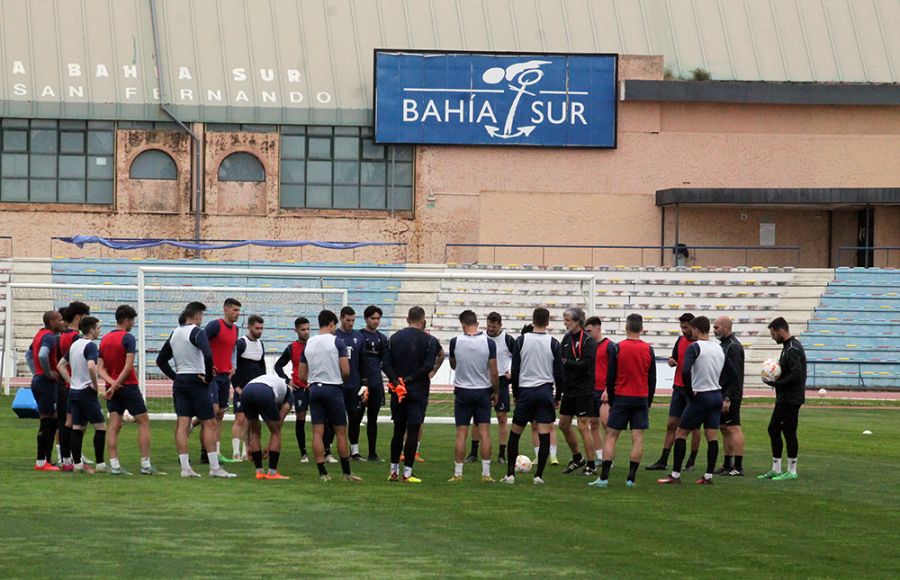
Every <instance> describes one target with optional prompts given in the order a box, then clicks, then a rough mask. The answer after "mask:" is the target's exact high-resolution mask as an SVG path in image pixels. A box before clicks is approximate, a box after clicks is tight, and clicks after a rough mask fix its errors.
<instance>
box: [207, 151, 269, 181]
mask: <svg viewBox="0 0 900 580" xmlns="http://www.w3.org/2000/svg"><path fill="white" fill-rule="evenodd" d="M265 180H266V170H265V169H264V168H263V165H262V163H261V162H260V160H259V159H257V158H256V156H255V155H251V154H250V153H244V152H238V153H232V154H231V155H229V156H228V157H226V158H225V159H223V160H222V164H221V165H219V181H252V182H257V183H259V182H262V181H265Z"/></svg>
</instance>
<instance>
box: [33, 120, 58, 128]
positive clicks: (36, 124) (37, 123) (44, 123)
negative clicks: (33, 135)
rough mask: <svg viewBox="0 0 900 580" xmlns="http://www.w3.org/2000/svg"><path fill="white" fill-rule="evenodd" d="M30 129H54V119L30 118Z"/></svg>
mask: <svg viewBox="0 0 900 580" xmlns="http://www.w3.org/2000/svg"><path fill="white" fill-rule="evenodd" d="M31 128H32V129H56V121H55V120H51V119H32V120H31Z"/></svg>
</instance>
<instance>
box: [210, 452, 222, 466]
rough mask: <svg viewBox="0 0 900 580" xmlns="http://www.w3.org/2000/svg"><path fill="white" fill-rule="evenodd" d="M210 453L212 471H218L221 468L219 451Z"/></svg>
mask: <svg viewBox="0 0 900 580" xmlns="http://www.w3.org/2000/svg"><path fill="white" fill-rule="evenodd" d="M208 455H209V469H210V471H218V470H219V469H221V466H220V465H219V452H218V451H213V452H212V453H208Z"/></svg>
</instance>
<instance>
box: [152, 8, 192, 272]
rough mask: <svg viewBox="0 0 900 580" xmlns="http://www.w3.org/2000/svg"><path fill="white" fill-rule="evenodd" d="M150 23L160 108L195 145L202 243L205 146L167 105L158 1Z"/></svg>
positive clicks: (153, 9)
mask: <svg viewBox="0 0 900 580" xmlns="http://www.w3.org/2000/svg"><path fill="white" fill-rule="evenodd" d="M150 23H151V24H152V26H153V58H154V59H155V60H156V72H157V74H156V80H157V83H158V88H159V107H160V109H162V112H163V113H165V114H166V116H168V117H169V118H170V119H172V121H173V122H174V123H175V124H176V125H178V126H179V127H180V128H181V129H182V130H183V131H185V132H186V133H187V134H188V135H190V136H191V141H192V142H193V145H194V161H193V163H192V167H191V178H192V179H193V181H194V187H193V189H194V242H196V243H199V242H200V219H201V217H202V215H203V146H202V143H201V142H200V138H199V137H198V136H197V134H196V133H194V132H193V131H192V130H191V128H190V127H188V126H187V125H185V124H184V123H182V122H181V120H179V119H178V117H176V116H175V113H174V112H172V110H171V109H169V107H168V106H167V105H166V88H165V72H164V67H163V65H162V60H161V51H160V43H159V21H158V14H157V7H156V0H150ZM194 257H195V258H199V257H200V251H199V250H195V251H194Z"/></svg>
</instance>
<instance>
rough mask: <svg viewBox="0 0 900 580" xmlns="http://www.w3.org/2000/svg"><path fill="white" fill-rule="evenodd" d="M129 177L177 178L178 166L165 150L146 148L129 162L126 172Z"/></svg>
mask: <svg viewBox="0 0 900 580" xmlns="http://www.w3.org/2000/svg"><path fill="white" fill-rule="evenodd" d="M128 176H129V177H130V178H131V179H173V180H174V179H177V178H178V168H177V167H176V166H175V160H174V159H172V156H171V155H169V154H168V153H166V152H165V151H160V150H159V149H148V150H146V151H143V152H142V153H140V154H139V155H138V156H137V157H135V158H134V161H132V162H131V169H130V170H129V172H128Z"/></svg>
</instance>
